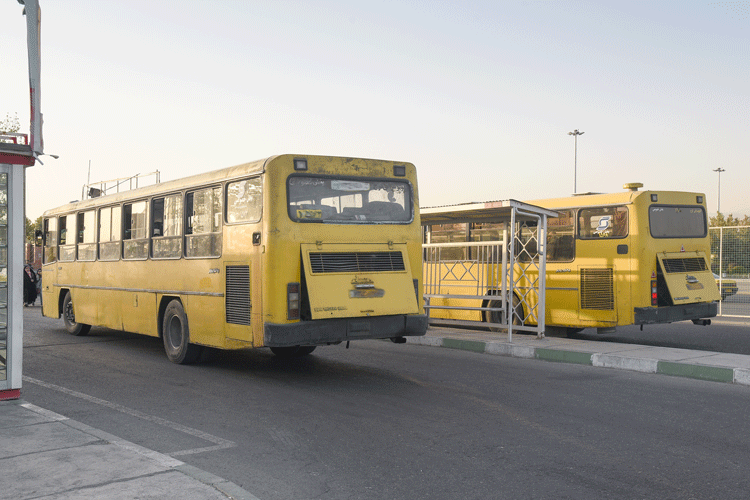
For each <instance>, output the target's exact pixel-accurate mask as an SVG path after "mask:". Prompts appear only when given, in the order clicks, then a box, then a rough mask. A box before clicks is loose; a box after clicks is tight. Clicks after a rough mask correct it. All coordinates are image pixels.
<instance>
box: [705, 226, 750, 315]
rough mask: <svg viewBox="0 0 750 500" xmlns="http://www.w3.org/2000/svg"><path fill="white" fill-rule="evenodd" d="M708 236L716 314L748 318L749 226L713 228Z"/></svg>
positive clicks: (749, 276) (749, 277) (749, 313)
mask: <svg viewBox="0 0 750 500" xmlns="http://www.w3.org/2000/svg"><path fill="white" fill-rule="evenodd" d="M709 235H710V237H711V270H712V271H713V273H714V275H715V278H716V281H717V285H718V287H719V290H720V291H721V297H722V300H721V302H720V303H719V316H724V317H738V318H750V226H721V227H712V228H709Z"/></svg>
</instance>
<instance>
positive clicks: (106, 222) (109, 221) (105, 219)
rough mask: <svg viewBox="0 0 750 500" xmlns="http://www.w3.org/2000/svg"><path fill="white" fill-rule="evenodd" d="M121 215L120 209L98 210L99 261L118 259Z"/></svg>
mask: <svg viewBox="0 0 750 500" xmlns="http://www.w3.org/2000/svg"><path fill="white" fill-rule="evenodd" d="M121 214H122V209H121V208H120V207H107V208H102V209H100V210H99V260H119V259H120V226H121V224H122V218H121Z"/></svg>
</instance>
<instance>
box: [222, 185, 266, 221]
mask: <svg viewBox="0 0 750 500" xmlns="http://www.w3.org/2000/svg"><path fill="white" fill-rule="evenodd" d="M261 194H262V187H261V179H260V177H255V178H253V179H245V180H242V181H238V182H230V183H229V185H227V222H228V223H230V224H231V223H234V222H258V221H259V220H260V214H261V208H262V206H263V198H262V196H261Z"/></svg>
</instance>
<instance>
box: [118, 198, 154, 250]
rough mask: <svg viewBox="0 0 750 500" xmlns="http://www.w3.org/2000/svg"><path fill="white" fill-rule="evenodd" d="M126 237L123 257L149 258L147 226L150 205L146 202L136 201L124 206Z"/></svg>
mask: <svg viewBox="0 0 750 500" xmlns="http://www.w3.org/2000/svg"><path fill="white" fill-rule="evenodd" d="M123 209H124V221H123V222H124V223H125V236H124V238H123V239H124V240H125V241H124V244H123V257H124V258H125V259H146V258H148V233H147V232H146V225H147V221H148V204H147V203H146V202H145V201H136V202H134V203H128V204H125V205H124V206H123Z"/></svg>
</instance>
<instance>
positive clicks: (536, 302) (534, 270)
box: [420, 200, 557, 342]
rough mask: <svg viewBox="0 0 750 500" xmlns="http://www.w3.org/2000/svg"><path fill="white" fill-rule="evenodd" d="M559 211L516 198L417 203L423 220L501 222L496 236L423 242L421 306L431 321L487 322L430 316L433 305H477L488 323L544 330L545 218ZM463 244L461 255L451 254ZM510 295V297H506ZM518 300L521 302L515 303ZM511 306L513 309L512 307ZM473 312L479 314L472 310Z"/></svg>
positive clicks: (539, 332)
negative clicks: (489, 319) (433, 204)
mask: <svg viewBox="0 0 750 500" xmlns="http://www.w3.org/2000/svg"><path fill="white" fill-rule="evenodd" d="M556 216H557V212H554V211H552V210H547V209H545V208H542V207H538V206H535V205H530V204H528V203H523V202H520V201H517V200H501V201H491V202H485V203H466V204H460V205H450V206H443V207H427V208H421V209H420V217H421V221H422V226H423V227H425V228H428V227H429V226H433V225H438V224H463V223H466V224H478V223H495V224H499V226H500V228H501V231H500V232H499V236H500V237H499V238H498V239H494V240H485V241H470V238H469V237H468V234H469V232H468V231H467V238H466V241H456V242H433V241H430V239H431V231H430V230H428V229H426V230H425V239H424V243H423V258H424V264H423V265H424V269H423V276H424V299H425V309H426V311H427V315H428V317H430V322H431V323H438V322H439V323H447V324H455V325H460V326H474V327H477V326H489V325H487V323H484V322H482V321H481V320H461V319H445V318H433V317H431V315H430V312H431V311H432V310H438V309H443V310H454V311H455V310H458V311H464V312H466V311H475V312H477V313H479V315H481V316H480V317H482V318H486V317H492V318H493V319H497V320H498V321H497V322H494V321H493V322H492V324H491V327H492V328H493V329H498V330H507V333H508V341H509V342H512V340H513V331H514V330H521V331H530V332H534V333H536V334H537V336H539V337H543V336H544V329H545V325H544V316H545V314H544V311H545V296H546V290H545V279H544V276H545V266H546V241H547V218H548V217H556ZM457 248H458V249H466V250H465V256H466V258H464V259H456V258H455V257H453V258H451V257H450V256H449V255H450V254H453V256H455V251H453V252H451V249H457ZM509 299H510V300H509ZM519 306H521V307H519ZM511 308H512V310H511ZM475 315H477V314H476V313H475Z"/></svg>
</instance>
